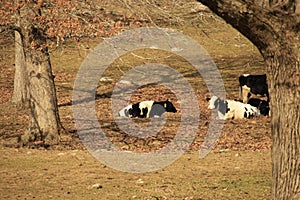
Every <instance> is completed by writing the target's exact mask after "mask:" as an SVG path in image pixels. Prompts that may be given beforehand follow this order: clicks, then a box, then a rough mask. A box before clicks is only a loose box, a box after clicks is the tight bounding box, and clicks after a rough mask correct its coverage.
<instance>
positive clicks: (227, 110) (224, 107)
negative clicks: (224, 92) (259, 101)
mask: <svg viewBox="0 0 300 200" xmlns="http://www.w3.org/2000/svg"><path fill="white" fill-rule="evenodd" d="M208 109H211V110H212V109H218V117H219V119H224V120H226V119H243V118H248V119H249V118H252V117H258V116H259V115H260V112H259V110H258V109H257V108H256V107H254V106H251V105H250V104H244V103H242V102H239V101H233V100H222V99H220V98H219V97H217V96H212V97H211V98H210V99H209V106H208Z"/></svg>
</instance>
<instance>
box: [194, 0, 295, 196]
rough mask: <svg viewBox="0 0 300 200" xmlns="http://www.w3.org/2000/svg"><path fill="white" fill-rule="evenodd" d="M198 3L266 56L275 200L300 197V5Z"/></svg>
mask: <svg viewBox="0 0 300 200" xmlns="http://www.w3.org/2000/svg"><path fill="white" fill-rule="evenodd" d="M198 1H199V2H201V3H203V4H204V5H206V6H208V7H209V8H210V9H211V10H212V11H213V12H214V13H216V14H217V15H219V16H220V17H221V18H223V19H224V20H225V21H226V22H228V23H229V24H231V25H232V26H233V27H234V28H236V29H237V30H238V31H239V32H241V33H242V34H243V35H244V36H246V37H247V38H248V39H249V40H250V41H251V42H252V43H253V44H254V45H255V46H256V47H257V48H258V50H259V51H260V53H261V55H262V56H263V58H264V60H265V62H266V70H267V75H268V84H269V88H270V98H271V113H272V121H271V124H272V136H273V137H272V138H273V145H272V166H273V186H272V198H273V199H300V114H299V113H300V107H299V106H300V26H299V24H300V15H299V14H300V9H299V7H300V1H299V0H269V1H255V0H254V1H253V0H233V1H225V0H198Z"/></svg>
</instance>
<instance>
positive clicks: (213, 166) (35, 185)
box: [0, 11, 271, 200]
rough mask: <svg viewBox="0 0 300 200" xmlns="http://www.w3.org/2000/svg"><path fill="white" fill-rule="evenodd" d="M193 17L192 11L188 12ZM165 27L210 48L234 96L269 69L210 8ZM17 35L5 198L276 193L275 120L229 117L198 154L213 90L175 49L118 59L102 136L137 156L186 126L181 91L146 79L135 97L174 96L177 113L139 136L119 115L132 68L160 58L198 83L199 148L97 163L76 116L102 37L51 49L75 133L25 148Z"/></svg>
mask: <svg viewBox="0 0 300 200" xmlns="http://www.w3.org/2000/svg"><path fill="white" fill-rule="evenodd" d="M194 15H195V13H194V12H190V14H189V15H187V16H186V17H187V18H188V17H194ZM193 19H195V18H193ZM158 21H159V20H158ZM159 25H161V26H163V27H168V28H173V29H175V30H178V31H180V32H182V33H184V34H186V35H188V36H190V37H191V38H193V39H194V40H195V41H197V42H199V44H200V45H201V46H202V47H204V48H205V49H206V51H207V52H208V53H209V54H210V55H211V57H212V58H213V60H214V62H215V63H216V65H217V67H218V69H219V71H220V73H221V75H222V79H223V82H224V84H225V88H226V93H227V98H228V99H238V97H239V95H238V92H239V91H238V79H237V78H238V76H239V75H241V74H244V73H249V74H262V73H264V70H265V69H264V63H263V59H262V58H261V56H260V54H259V53H258V51H257V49H256V48H255V47H254V46H253V45H252V44H251V43H249V41H248V40H247V39H245V38H244V37H243V36H241V35H240V34H239V33H238V32H237V31H235V30H234V29H232V28H231V27H230V26H229V25H227V24H226V23H225V22H223V21H222V20H220V19H219V18H217V17H215V16H213V15H212V14H211V13H207V11H205V14H204V15H201V18H200V17H198V18H197V20H196V19H195V20H193V21H192V20H191V21H189V23H186V24H180V25H176V24H175V25H174V24H165V23H163V24H159ZM12 41H13V40H12V38H11V37H5V38H4V37H1V39H0V91H1V96H0V142H1V146H0V157H1V160H0V177H1V178H0V199H112V200H114V199H145V200H146V199H147V200H148V199H151V200H152V199H153V200H154V199H159V200H162V199H174V200H177V199H178V200H180V199H269V198H270V187H271V160H270V145H271V131H270V118H269V117H259V118H254V119H248V120H246V119H243V120H228V121H226V122H225V124H224V127H223V129H222V133H221V136H220V138H219V139H218V141H217V145H216V147H215V148H214V149H213V151H212V152H211V153H209V154H208V156H206V157H205V158H199V153H198V152H199V150H200V149H201V145H202V143H203V141H204V139H205V135H206V133H207V130H208V126H209V123H210V119H211V118H210V117H211V116H210V114H211V112H210V111H209V110H208V109H207V102H206V101H205V98H206V97H207V95H210V94H209V92H208V89H207V87H206V85H205V82H204V81H203V79H202V78H201V76H200V75H199V74H197V73H195V69H193V67H192V66H191V65H190V64H189V63H187V62H186V61H185V60H183V59H181V58H179V57H178V56H175V55H171V54H169V53H168V52H161V51H154V50H140V51H136V52H134V56H133V54H128V55H125V56H123V57H122V58H119V59H117V60H115V61H114V62H113V64H112V65H111V66H109V68H108V69H107V70H106V72H105V74H104V75H103V77H106V78H109V79H105V81H100V82H99V85H98V86H97V93H96V101H95V104H96V107H95V108H96V111H97V117H98V121H99V124H100V125H101V126H102V129H103V131H104V133H105V134H106V135H107V137H108V138H109V139H110V141H111V142H112V143H113V144H115V145H116V146H118V147H119V148H120V149H122V150H125V151H134V152H139V153H142V152H143V153H145V152H151V151H155V150H159V149H161V148H163V147H165V146H166V145H167V144H168V143H170V142H171V141H172V140H173V139H174V137H175V136H176V134H177V131H178V126H179V123H180V119H181V114H182V113H181V108H180V103H179V102H178V99H177V97H176V94H174V92H172V91H171V90H170V89H168V88H166V87H163V86H160V85H148V86H145V87H141V88H139V89H137V90H136V91H135V92H134V94H133V95H132V97H131V103H135V102H138V101H143V100H147V99H153V100H156V101H161V100H165V99H169V100H170V101H172V102H173V103H174V105H175V107H176V108H177V110H178V112H177V113H175V114H173V113H172V114H171V113H170V114H169V113H168V114H167V115H166V116H167V119H168V120H167V122H166V124H165V125H164V128H163V129H162V130H161V131H159V132H158V133H157V134H155V135H154V136H152V137H147V138H136V137H133V136H130V135H128V134H126V133H125V132H124V131H122V130H120V128H119V127H118V125H117V124H116V122H115V120H114V118H113V117H112V113H111V109H112V108H111V94H112V91H113V89H114V87H115V84H116V83H117V82H118V80H119V79H120V77H122V75H123V74H124V72H126V71H128V70H130V69H132V67H134V66H138V65H140V64H143V63H147V62H149V63H151V62H156V63H161V64H165V65H168V66H171V67H173V68H174V69H176V70H177V71H178V72H180V73H181V74H182V75H183V76H184V77H185V78H186V79H187V80H188V81H189V82H190V84H191V86H192V87H193V89H194V91H195V94H196V97H197V101H198V105H199V109H200V115H199V116H200V117H199V125H198V126H197V127H196V129H197V133H196V136H195V138H194V140H193V142H192V144H191V145H190V146H189V148H188V150H187V152H186V153H185V154H183V156H181V157H180V158H179V159H178V160H176V161H175V162H174V163H172V164H170V165H168V166H167V167H165V168H162V169H159V170H158V171H155V172H148V173H126V172H122V171H118V170H116V169H112V168H110V167H109V166H107V165H105V164H103V163H101V162H100V161H98V160H97V159H95V158H94V157H93V156H92V155H91V154H90V153H89V151H88V150H87V149H86V146H84V145H83V144H82V142H81V141H80V139H79V138H78V134H77V131H76V127H75V122H74V119H73V113H72V103H73V102H72V92H73V84H74V81H75V79H76V75H77V72H78V70H79V68H80V65H81V63H82V61H83V59H84V58H85V57H86V55H87V54H88V53H89V52H90V51H91V50H92V49H93V47H95V46H96V45H97V44H99V43H100V42H101V41H102V40H93V41H89V42H82V43H80V44H68V45H66V46H65V47H63V48H59V49H55V50H53V51H51V61H52V66H53V71H54V74H55V84H56V88H57V95H58V103H59V113H60V117H61V121H62V124H63V126H64V127H65V128H66V130H68V131H69V132H70V134H69V135H63V136H62V143H61V144H60V145H58V146H55V147H51V148H50V149H44V148H39V147H38V146H35V145H32V146H30V147H22V148H20V146H19V143H18V139H19V137H20V136H21V135H22V134H23V133H24V130H25V129H26V128H27V125H28V120H29V117H28V111H27V110H19V109H17V108H15V106H13V105H12V104H11V103H10V99H11V96H12V92H13V77H14V67H13V63H14V60H13V58H14V51H13V42H12ZM99 79H100V78H99ZM190 109H193V108H190ZM135 122H136V123H137V124H138V125H140V126H145V125H147V124H149V120H147V119H137V120H135ZM193 128H195V127H193ZM186 132H187V133H188V132H189V129H187V130H186Z"/></svg>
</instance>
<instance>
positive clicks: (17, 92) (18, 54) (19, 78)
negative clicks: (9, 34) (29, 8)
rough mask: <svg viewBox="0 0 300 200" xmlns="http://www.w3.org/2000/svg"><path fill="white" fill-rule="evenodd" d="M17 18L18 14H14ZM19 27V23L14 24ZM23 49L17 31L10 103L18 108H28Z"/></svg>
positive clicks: (20, 37)
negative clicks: (12, 89)
mask: <svg viewBox="0 0 300 200" xmlns="http://www.w3.org/2000/svg"><path fill="white" fill-rule="evenodd" d="M16 16H17V18H18V17H19V13H17V14H16ZM16 26H17V27H19V26H20V22H19V21H18V22H17V23H16ZM25 62H26V61H25V55H24V48H23V41H22V36H21V34H20V32H19V31H15V77H14V91H13V96H12V102H13V103H14V104H16V105H17V106H18V107H20V108H25V107H28V90H27V88H26V86H27V83H26V82H27V77H26V64H25Z"/></svg>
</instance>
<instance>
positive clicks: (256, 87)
mask: <svg viewBox="0 0 300 200" xmlns="http://www.w3.org/2000/svg"><path fill="white" fill-rule="evenodd" d="M239 87H240V99H241V101H242V102H241V101H236V100H224V99H221V98H219V97H217V96H212V97H211V98H207V101H209V106H208V109H217V111H218V117H219V119H224V120H225V119H242V118H253V117H258V116H260V115H264V116H269V115H270V107H269V92H268V85H267V77H266V75H265V74H264V75H250V74H243V75H241V76H240V77H239ZM252 95H257V96H266V97H267V100H262V99H259V98H250V97H251V96H252ZM165 112H173V113H175V112H177V110H176V108H175V106H174V105H173V104H172V103H171V102H170V101H169V100H166V101H161V102H156V101H142V102H139V103H136V104H132V105H128V106H126V107H125V108H123V109H122V110H120V112H119V116H121V117H130V118H135V117H138V118H152V117H160V116H161V115H162V114H163V113H165Z"/></svg>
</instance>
